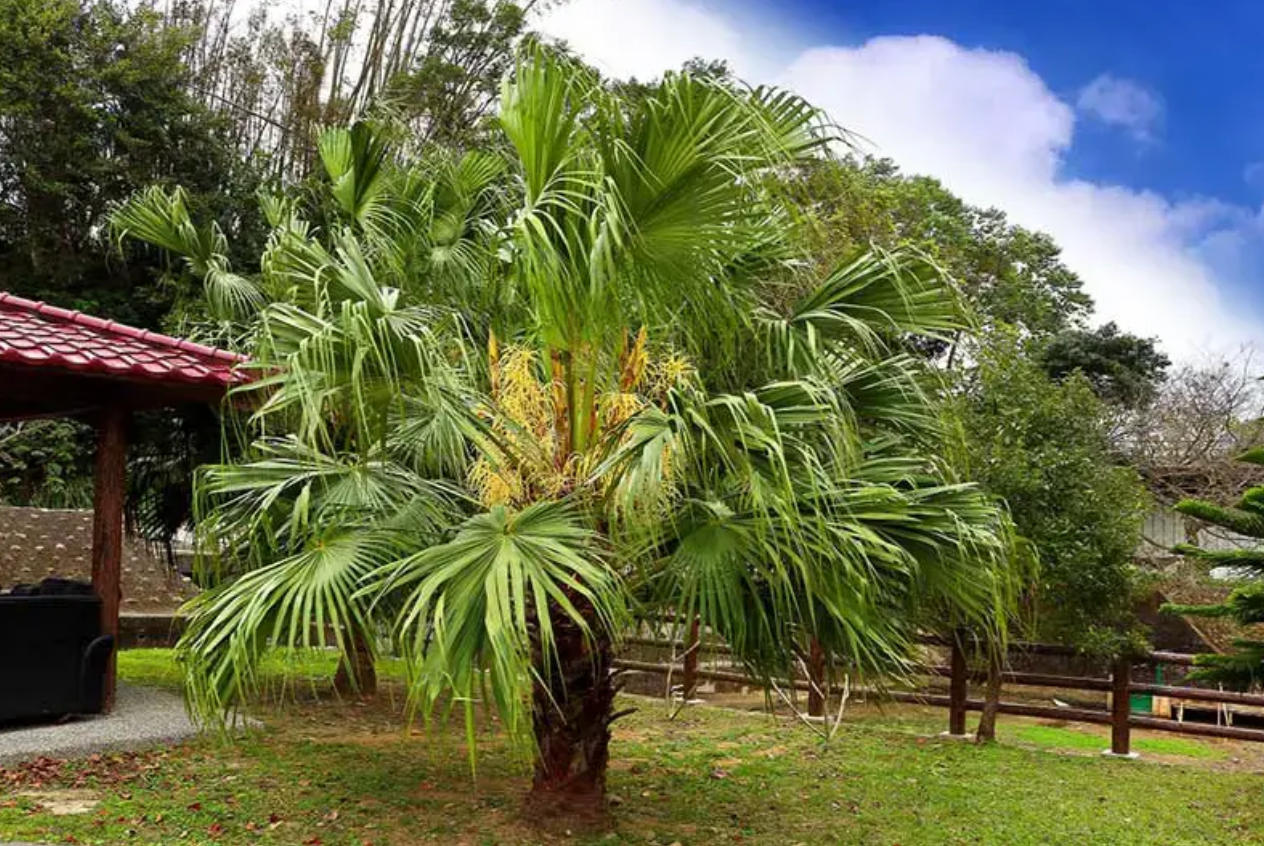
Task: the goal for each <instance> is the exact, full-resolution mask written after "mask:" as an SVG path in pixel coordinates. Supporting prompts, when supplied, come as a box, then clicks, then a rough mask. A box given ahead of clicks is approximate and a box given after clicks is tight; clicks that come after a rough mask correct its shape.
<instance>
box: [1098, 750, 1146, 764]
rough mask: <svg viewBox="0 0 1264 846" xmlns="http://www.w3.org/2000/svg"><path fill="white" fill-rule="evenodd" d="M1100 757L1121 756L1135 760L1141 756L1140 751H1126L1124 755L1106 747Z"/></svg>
mask: <svg viewBox="0 0 1264 846" xmlns="http://www.w3.org/2000/svg"><path fill="white" fill-rule="evenodd" d="M1102 757H1103V758H1123V759H1125V760H1128V761H1135V760H1137V759H1138V758H1140V757H1141V753H1140V752H1129V753H1128V754H1126V755H1121V754H1119V753H1118V752H1111V751H1110V750H1109V749H1106V750H1104V751H1103V752H1102Z"/></svg>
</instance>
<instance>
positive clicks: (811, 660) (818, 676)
mask: <svg viewBox="0 0 1264 846" xmlns="http://www.w3.org/2000/svg"><path fill="white" fill-rule="evenodd" d="M828 687H829V682H828V681H827V680H826V678H825V650H824V649H822V648H821V642H820V641H819V640H817V639H816V638H812V643H811V646H810V648H809V650H808V716H810V717H823V716H825V694H826V689H827V688H828Z"/></svg>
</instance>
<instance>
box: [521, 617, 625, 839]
mask: <svg viewBox="0 0 1264 846" xmlns="http://www.w3.org/2000/svg"><path fill="white" fill-rule="evenodd" d="M589 630H590V634H589V636H588V637H585V635H584V633H583V631H582V629H581V628H580V627H579V625H577V624H576V623H575V621H573V620H571V619H569V618H567V617H564V616H563V615H554V618H553V632H554V638H555V641H556V656H555V658H554V659H553V660H552V661H551V663H550V666H548V667H545V666H544V665H543V659H542V657H541V656H540V652H539V649H538V648H537V651H536V665H537V672H538V673H539V676H540V677H539V679H537V681H536V683H535V689H534V692H533V701H532V726H533V728H534V731H535V739H536V743H537V745H538V755H539V757H538V758H537V759H536V765H535V780H534V782H533V783H532V787H531V799H532V802H533V804H534V805H536V806H538V807H541V808H542V809H543V810H546V811H551V812H554V813H562V814H566V815H568V816H580V815H587V814H594V813H600V812H601V811H602V810H603V809H604V805H605V796H606V764H607V762H608V760H609V748H610V723H611V721H612V720H613V719H614V716H615V715H614V697H615V692H616V685H615V682H614V679H613V677H612V676H611V670H612V668H613V660H614V654H613V646H612V644H611V641H610V638H609V636H608V635H607V634H606V633H605V632H604V631H603V629H602V627H601V625H600V623H598V622H597V621H595V620H592V621H590V623H589Z"/></svg>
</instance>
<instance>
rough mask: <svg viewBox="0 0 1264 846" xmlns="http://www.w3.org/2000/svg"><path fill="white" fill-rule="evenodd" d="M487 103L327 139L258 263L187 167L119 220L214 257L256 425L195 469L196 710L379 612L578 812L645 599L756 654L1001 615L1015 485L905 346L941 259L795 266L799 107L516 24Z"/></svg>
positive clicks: (217, 291)
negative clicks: (306, 189)
mask: <svg viewBox="0 0 1264 846" xmlns="http://www.w3.org/2000/svg"><path fill="white" fill-rule="evenodd" d="M499 120H500V126H501V128H502V129H503V133H504V139H505V143H504V145H503V147H502V148H501V149H500V150H497V151H494V152H481V153H470V154H467V155H465V156H464V157H455V156H453V155H451V154H441V153H439V152H431V153H428V154H425V155H424V156H423V157H422V158H421V159H420V160H418V159H412V158H408V157H406V156H404V155H402V154H400V153H397V152H393V151H392V149H391V148H390V146H389V145H388V144H387V143H386V141H385V140H384V138H385V136H384V134H383V133H382V132H381V131H374V130H372V129H370V128H369V127H366V126H357V127H355V128H353V129H351V130H334V131H331V132H330V133H328V134H327V135H326V136H325V138H324V140H323V141H322V144H321V154H322V160H323V162H324V164H325V168H326V171H327V176H328V181H327V183H326V185H325V188H324V191H325V196H326V207H325V208H326V209H332V211H327V212H322V214H324V215H325V217H324V220H325V223H324V225H323V226H320V227H316V226H313V225H312V223H311V222H310V214H306V213H304V212H303V211H302V210H301V205H299V204H296V203H293V202H288V201H281V200H270V201H268V202H267V204H266V207H267V211H268V214H269V218H270V220H271V221H272V223H273V225H274V232H273V235H272V238H271V239H270V241H269V245H268V249H267V251H266V252H265V254H264V256H263V259H262V262H261V267H262V272H261V274H260V275H259V276H258V278H246V277H243V276H238V275H236V274H233V273H231V272H230V271H229V269H228V267H227V264H226V262H224V261H223V260H222V259H221V258H220V256H222V254H223V252H224V251H223V250H222V249H218V248H217V247H216V238H215V235H214V233H213V232H203V231H201V230H198V228H197V227H196V226H194V225H193V224H192V223H191V222H190V220H189V216H188V213H187V210H185V209H183V208H182V207H181V204H180V202H179V200H180V198H179V196H178V195H173V194H172V193H169V192H162V191H151V192H149V193H147V194H145V195H142V196H140V197H138V198H136V199H135V200H134V201H133V202H132V203H130V204H129V205H128V206H127V207H125V208H123V209H121V210H120V212H119V214H118V215H117V216H116V226H117V228H118V230H119V232H120V233H121V234H131V235H135V236H138V237H140V238H142V239H144V240H147V241H149V242H151V243H153V244H156V245H158V246H161V247H163V248H166V249H168V250H170V251H172V252H173V253H176V254H178V255H183V256H185V257H186V258H187V259H188V261H189V266H190V267H191V269H192V270H193V271H194V272H198V273H201V275H202V276H203V277H204V278H205V280H206V282H207V287H208V298H209V300H210V302H211V303H212V304H213V305H216V306H219V307H220V308H218V310H217V311H215V312H214V314H215V315H216V317H217V319H221V320H223V321H225V323H224V324H223V325H225V326H228V327H237V328H230V330H229V334H234V333H236V334H238V335H240V336H241V337H243V338H244V339H245V343H246V344H247V345H248V347H249V349H250V351H251V353H252V355H253V356H254V359H255V363H256V366H257V368H258V369H259V373H260V378H259V379H258V380H257V381H256V382H255V383H254V384H253V385H251V386H250V388H249V391H250V392H251V393H253V394H254V396H255V401H254V402H255V404H254V406H253V408H252V410H251V414H250V418H249V420H248V421H246V423H245V424H244V425H243V430H244V431H246V432H247V433H248V434H249V445H248V447H247V449H246V450H245V452H244V454H243V456H242V457H241V458H240V459H238V460H234V461H232V462H229V463H225V464H222V465H216V466H212V467H208V468H205V470H204V471H203V473H202V475H201V477H200V481H199V485H198V501H199V504H200V520H199V523H198V528H199V532H200V533H201V535H202V539H203V540H202V544H201V545H202V548H203V549H204V550H212V551H213V552H214V556H213V557H214V558H215V559H216V560H217V561H218V562H219V566H220V568H221V571H222V572H224V573H226V574H228V575H230V576H231V578H228V579H225V581H224V583H223V585H222V586H221V587H219V588H218V589H216V590H214V591H210V592H208V593H206V594H204V595H203V596H201V597H199V598H198V599H197V600H195V602H194V604H193V606H192V608H191V620H190V626H189V629H188V632H187V633H186V634H185V636H184V638H183V640H182V643H181V652H182V654H183V656H184V659H185V660H186V662H187V666H188V670H189V698H190V702H191V705H192V706H193V708H194V709H195V710H196V712H197V713H198V714H200V715H201V716H202V717H205V718H212V719H213V718H215V717H216V716H217V715H220V714H222V713H224V712H226V711H227V710H229V709H231V708H233V707H234V706H235V705H236V704H238V703H239V702H241V701H242V699H243V697H245V696H246V695H247V694H249V693H250V691H251V690H252V688H253V687H254V685H255V682H256V678H257V677H256V668H257V667H258V664H259V660H260V658H261V656H262V655H263V653H264V652H265V651H266V650H267V649H268V648H270V647H272V646H277V645H289V646H303V645H310V644H313V643H315V642H317V641H318V640H319V638H320V633H321V632H323V631H331V632H332V633H333V637H334V638H335V640H336V641H337V642H338V644H339V645H340V646H342V647H343V649H344V653H346V654H355V653H356V651H357V650H359V651H360V652H361V653H363V652H365V651H371V650H372V649H373V648H375V646H376V643H377V639H376V633H378V632H389V638H390V642H391V644H392V646H393V647H394V648H395V649H396V650H398V651H399V652H400V653H401V654H402V655H404V656H405V657H406V659H407V661H406V663H407V666H408V667H409V668H410V672H411V675H410V682H409V690H410V701H411V702H412V704H413V705H414V706H415V707H417V708H419V709H420V710H422V711H424V712H425V713H430V712H431V711H433V709H435V708H436V707H437V706H439V705H441V704H444V705H446V706H447V707H453V708H459V709H460V710H462V711H463V712H464V714H465V716H466V724H467V727H468V730H469V731H470V732H472V731H473V727H474V716H475V712H476V703H483V705H484V707H487V708H490V709H494V711H495V712H496V713H497V714H498V716H499V717H500V719H501V721H502V723H503V725H504V726H505V728H506V729H507V731H508V733H509V734H510V736H512V737H515V738H521V739H525V740H529V741H530V743H529V745H530V748H532V749H533V750H534V756H535V779H534V783H533V790H532V792H533V796H534V797H535V799H536V800H538V801H539V802H541V803H543V804H547V805H560V806H562V807H563V808H564V809H566V810H568V811H574V810H577V809H583V808H590V807H593V806H595V805H599V804H600V803H601V801H602V799H603V797H604V791H605V777H606V765H607V758H608V746H609V741H610V724H611V722H612V721H613V720H614V719H615V718H616V717H617V714H616V711H615V696H616V682H615V675H614V673H613V672H612V670H613V659H614V655H615V650H616V648H617V645H618V642H619V639H620V636H621V634H622V633H623V632H624V631H626V630H628V628H629V626H630V624H631V623H632V622H633V621H635V620H645V619H656V618H658V617H660V616H661V615H662V614H664V613H665V612H671V613H672V614H674V615H675V617H676V619H682V620H691V619H695V618H696V619H699V620H700V621H701V624H702V625H704V626H706V627H708V628H709V629H710V630H712V631H714V632H715V633H716V634H717V635H719V636H721V637H723V638H724V639H725V640H726V641H727V643H728V644H729V645H730V646H731V648H732V650H733V653H734V655H735V656H736V657H737V658H738V659H739V660H741V661H743V662H744V663H745V664H746V666H747V667H748V668H749V670H750V671H751V672H752V673H754V674H755V675H756V676H758V677H760V678H762V679H765V680H769V681H771V680H772V679H774V678H776V677H779V676H783V675H784V674H786V673H788V672H790V671H791V670H792V669H793V667H794V666H795V664H796V662H797V660H798V659H799V657H800V656H801V655H803V654H804V653H805V651H806V650H807V648H808V646H809V644H811V643H812V642H815V643H816V644H817V645H818V646H819V647H820V649H821V650H823V652H824V654H826V655H827V656H830V660H831V661H832V662H837V664H838V666H845V667H846V668H847V669H848V671H849V672H861V673H866V672H873V673H877V672H886V671H890V670H892V669H900V668H901V667H903V666H905V663H904V662H905V661H906V659H907V655H908V654H909V647H910V642H911V639H912V636H913V635H914V634H915V632H916V629H917V626H918V625H919V622H924V621H926V620H927V619H929V618H930V616H932V615H935V616H941V615H947V616H951V617H952V618H953V619H954V620H959V621H961V622H963V623H969V624H974V625H977V626H979V627H982V628H985V629H989V630H991V631H993V632H995V633H996V634H997V636H1003V630H1002V629H1003V626H1002V624H1001V623H998V622H997V621H1000V620H1004V618H1005V614H1004V611H1005V606H1006V604H1007V603H1009V602H1010V601H1011V598H1012V594H1013V585H1012V581H1013V579H1012V578H1011V576H1010V571H1009V569H1008V556H1007V549H1008V535H1007V524H1006V521H1005V519H1004V515H1003V514H1002V512H1001V511H1000V510H998V508H997V507H996V506H995V505H994V504H992V503H991V502H990V501H989V500H988V499H987V498H986V497H984V496H983V495H981V494H980V493H979V492H978V491H977V490H975V489H974V488H973V487H971V486H969V485H965V484H960V483H956V482H955V481H953V480H952V479H951V477H950V473H949V471H948V470H947V469H946V468H944V467H941V466H939V465H938V463H937V461H936V460H935V458H934V457H933V456H934V454H935V449H934V445H935V444H936V443H937V425H938V424H937V420H938V415H937V411H936V408H935V404H934V402H933V395H934V376H933V374H932V373H930V372H929V371H928V369H927V368H926V367H925V366H923V364H922V363H921V362H920V360H919V359H917V358H915V357H912V356H910V355H908V354H906V353H904V352H903V350H904V349H905V348H906V347H907V346H908V345H907V339H908V338H909V337H910V336H912V335H923V336H924V335H931V336H936V335H943V336H946V335H950V334H951V333H954V332H957V331H959V330H961V329H963V328H965V321H964V319H963V317H962V314H961V310H960V308H959V307H958V304H957V302H956V298H955V296H954V291H953V288H952V287H951V285H950V284H949V283H948V282H947V281H946V280H945V279H944V277H943V275H942V273H940V271H939V270H938V269H937V268H936V267H935V266H934V265H933V263H931V262H930V261H929V260H928V259H926V258H925V257H923V256H921V255H919V254H916V253H914V252H911V251H897V252H894V253H885V254H873V253H868V254H863V255H858V256H856V257H854V258H853V259H850V260H848V261H847V262H845V263H844V264H842V265H841V266H839V267H838V268H836V269H835V270H834V271H833V272H832V273H830V274H829V275H828V276H827V278H825V279H818V278H812V277H811V276H810V275H809V273H810V272H809V271H808V270H806V267H807V265H806V263H798V262H796V260H795V259H796V258H797V257H796V255H795V252H794V246H795V239H794V227H793V226H792V225H791V223H790V219H789V217H788V216H787V215H786V214H784V212H783V210H780V209H779V208H778V207H777V206H776V205H775V203H773V202H772V200H771V199H770V197H769V195H768V193H767V192H766V191H765V190H764V186H765V185H766V182H767V180H768V179H771V178H776V175H777V174H778V173H779V172H780V171H781V169H783V168H789V167H792V166H794V165H795V164H796V163H797V162H801V161H802V160H804V159H805V158H807V157H811V156H817V155H826V154H827V153H828V151H827V145H828V143H829V142H830V140H831V139H830V137H829V135H828V134H827V132H826V131H825V126H824V124H823V123H822V121H821V117H820V115H819V114H818V113H817V112H816V111H815V110H814V109H812V108H811V107H810V106H808V105H807V104H806V103H804V102H803V101H801V100H799V99H798V98H796V97H793V96H791V95H789V94H786V93H784V92H779V91H774V90H766V89H756V90H741V89H737V88H735V87H731V86H727V85H725V84H721V83H717V82H715V81H712V80H708V79H703V78H697V77H694V76H692V75H690V74H687V73H684V74H675V75H668V76H667V77H666V78H665V79H664V80H663V82H662V83H661V84H660V85H657V86H655V87H654V88H652V89H651V90H649V91H648V92H645V93H642V94H638V95H637V96H636V97H635V98H629V97H627V96H625V95H621V94H618V93H614V92H611V91H610V90H609V89H608V88H605V87H603V86H602V85H601V84H600V82H599V80H598V79H596V78H595V77H594V76H593V75H592V74H590V73H589V72H588V71H586V70H585V69H584V68H583V67H581V66H578V65H576V64H575V63H572V62H570V61H567V60H565V59H561V58H558V57H556V56H554V55H552V54H550V53H548V52H546V51H544V50H543V49H540V48H530V49H528V50H527V51H526V52H525V53H524V56H523V57H522V58H521V60H520V61H519V62H518V63H517V66H516V68H515V70H514V72H513V73H512V74H511V76H510V77H509V78H508V79H507V80H506V82H505V84H504V87H503V90H502V94H501V102H500V112H499ZM181 233H183V234H181ZM199 251H200V252H199ZM353 642H354V643H353ZM356 644H358V645H356ZM471 749H472V743H471Z"/></svg>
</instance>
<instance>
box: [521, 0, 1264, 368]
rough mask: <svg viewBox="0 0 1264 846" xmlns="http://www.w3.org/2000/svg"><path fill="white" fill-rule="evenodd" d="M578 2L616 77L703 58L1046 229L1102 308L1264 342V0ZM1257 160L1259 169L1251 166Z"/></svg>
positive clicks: (1200, 339)
mask: <svg viewBox="0 0 1264 846" xmlns="http://www.w3.org/2000/svg"><path fill="white" fill-rule="evenodd" d="M1207 5H1208V4H1203V3H1197V2H1173V0H1163V1H1162V2H1153V3H1141V2H1135V0H1128V2H1112V0H1096V2H1086V0H1072V2H1066V0H1063V1H1062V2H1044V3H1038V2H1029V1H1028V0H1009V2H1002V0H871V1H870V2H826V1H825V0H785V2H779V3H775V4H774V3H762V2H755V0H569V2H567V3H564V4H561V5H559V6H556V7H553V8H552V9H550V10H549V11H548V12H547V13H546V14H545V17H544V18H543V19H542V21H541V24H540V25H541V26H542V28H543V29H544V31H545V32H546V33H548V34H551V35H553V36H555V37H558V38H561V39H564V40H566V41H567V42H568V43H570V44H571V46H572V47H573V48H575V49H576V50H577V51H578V52H580V53H581V54H582V55H584V56H585V57H586V58H587V59H588V60H589V61H592V62H593V63H595V64H597V65H598V66H600V67H602V68H603V69H605V70H606V71H607V72H609V73H611V74H614V75H619V76H628V75H635V76H638V77H641V78H648V77H653V76H655V75H657V74H659V73H661V72H662V71H663V70H666V69H668V68H672V67H677V66H679V65H680V63H681V62H683V61H685V60H686V59H688V58H691V57H693V56H702V57H706V58H723V59H727V60H728V61H729V62H730V64H731V65H732V66H733V67H735V69H736V70H737V72H738V74H739V75H740V76H742V77H743V78H745V79H747V80H748V81H751V82H756V83H770V84H775V85H780V86H784V87H788V88H791V89H793V90H795V91H797V92H798V93H800V94H802V95H804V96H805V97H807V98H808V99H809V100H811V101H812V102H814V103H815V104H817V105H819V106H821V107H822V108H824V109H826V110H827V111H828V112H829V113H830V115H831V116H832V117H833V118H834V119H835V120H836V121H837V122H838V123H840V124H841V125H843V126H845V127H847V128H848V129H851V130H854V131H856V132H859V133H860V134H861V135H863V136H864V137H865V138H866V139H868V141H869V142H870V143H869V144H868V147H867V149H868V150H869V152H872V153H874V154H877V155H883V156H889V157H891V158H893V159H895V160H896V161H897V162H898V163H899V164H900V165H901V166H902V167H903V168H904V169H905V170H906V171H910V172H916V173H926V174H929V175H932V176H935V177H937V178H939V179H941V180H942V181H943V182H944V183H945V184H946V185H947V186H948V187H949V188H950V189H951V190H953V191H954V192H956V193H958V194H959V195H961V196H962V197H963V198H965V199H966V200H968V201H969V202H972V203H975V204H977V205H982V206H996V207H999V208H1002V209H1004V210H1005V211H1006V212H1007V213H1008V214H1009V215H1010V217H1011V219H1013V220H1015V221H1016V222H1018V223H1021V224H1023V225H1025V226H1028V227H1030V228H1033V229H1039V230H1042V231H1046V232H1048V233H1050V234H1051V235H1053V237H1054V238H1055V239H1056V240H1057V241H1058V243H1059V244H1060V245H1061V246H1062V248H1063V251H1064V259H1065V260H1066V262H1067V263H1068V264H1069V265H1070V266H1071V267H1072V268H1073V269H1075V270H1076V271H1077V272H1078V273H1079V274H1080V275H1081V277H1082V278H1083V279H1084V281H1085V285H1086V288H1087V289H1088V291H1089V293H1091V294H1092V295H1093V296H1094V298H1095V300H1096V301H1097V306H1098V309H1097V319H1098V320H1102V321H1104V320H1116V321H1118V322H1119V323H1120V324H1121V325H1123V326H1124V327H1125V328H1126V329H1129V330H1130V331H1133V332H1138V333H1141V334H1146V335H1154V336H1158V337H1159V338H1160V339H1161V340H1162V341H1163V343H1164V345H1165V346H1166V347H1167V349H1168V350H1169V351H1170V352H1171V353H1172V354H1173V355H1174V356H1176V357H1177V358H1178V359H1184V360H1193V359H1198V358H1204V357H1206V356H1208V355H1221V354H1225V353H1228V352H1232V351H1233V350H1235V349H1236V348H1238V347H1240V346H1241V345H1244V344H1259V343H1264V285H1262V284H1261V281H1260V280H1264V215H1262V214H1261V210H1260V208H1261V201H1262V200H1264V109H1261V108H1259V107H1258V106H1259V105H1260V103H1261V101H1262V100H1264V93H1261V91H1260V90H1259V87H1258V80H1259V79H1261V78H1264V73H1262V72H1264V51H1260V50H1259V49H1258V47H1257V44H1256V42H1257V40H1258V34H1259V33H1260V32H1264V2H1259V3H1250V2H1245V0H1235V2H1216V3H1214V4H1212V5H1214V7H1215V9H1214V12H1210V11H1208V10H1207ZM1253 166H1254V169H1253Z"/></svg>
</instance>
